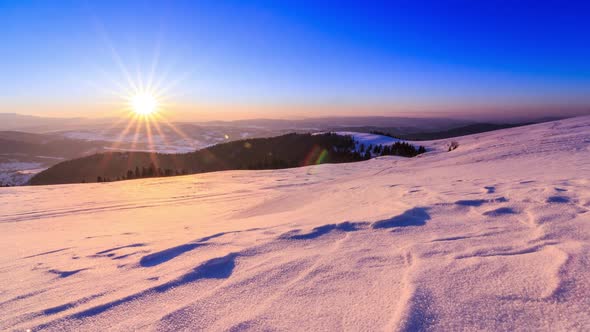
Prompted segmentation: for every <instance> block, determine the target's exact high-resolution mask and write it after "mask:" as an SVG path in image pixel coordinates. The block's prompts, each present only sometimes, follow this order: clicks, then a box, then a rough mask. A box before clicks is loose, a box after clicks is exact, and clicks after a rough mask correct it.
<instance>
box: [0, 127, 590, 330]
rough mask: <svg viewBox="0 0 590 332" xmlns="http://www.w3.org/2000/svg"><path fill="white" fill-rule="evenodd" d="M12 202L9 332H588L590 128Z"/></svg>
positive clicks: (50, 191) (42, 194)
mask: <svg viewBox="0 0 590 332" xmlns="http://www.w3.org/2000/svg"><path fill="white" fill-rule="evenodd" d="M454 140H456V141H457V142H458V143H459V147H458V148H457V149H455V150H453V151H450V152H449V151H448V150H449V149H448V145H449V143H450V140H439V141H428V142H425V143H422V142H421V144H424V145H425V146H426V149H427V151H428V152H426V153H424V154H421V155H419V156H417V157H415V158H400V157H391V156H384V157H378V158H374V159H371V160H367V161H362V162H356V163H343V164H323V165H317V166H308V167H300V168H291V169H282V170H262V171H247V170H241V171H224V172H213V173H205V174H197V175H187V176H178V177H170V178H150V179H138V180H132V181H121V182H113V183H92V184H70V185H54V186H39V187H18V188H17V187H15V188H2V190H0V234H2V241H0V246H1V248H0V250H1V252H2V255H1V257H0V276H1V277H0V312H1V313H2V314H1V315H0V330H26V329H31V330H32V331H46V330H47V331H63V330H71V331H74V330H75V331H103V330H116V331H128V330H174V331H176V330H186V331H190V330H207V331H223V330H231V331H237V330H257V331H259V330H280V331H289V330H298V331H311V330H314V331H340V330H346V331H359V330H364V331H374V330H387V331H390V330H399V331H417V330H436V331H455V330H489V331H497V330H501V331H512V330H547V331H556V330H559V331H563V330H588V329H590V310H589V308H590V262H589V257H590V213H588V211H589V209H590V176H589V175H590V117H578V118H572V119H567V120H561V121H555V122H548V123H543V124H536V125H530V126H525V127H519V128H511V129H504V130H498V131H494V132H488V133H482V134H476V135H471V136H464V137H459V138H456V139H454Z"/></svg>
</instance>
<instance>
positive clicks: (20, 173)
mask: <svg viewBox="0 0 590 332" xmlns="http://www.w3.org/2000/svg"><path fill="white" fill-rule="evenodd" d="M45 169H46V167H43V165H42V164H40V163H33V162H20V161H9V162H3V163H0V184H1V185H10V186H19V185H23V184H25V183H27V182H28V181H29V180H30V179H31V178H32V177H33V176H34V175H35V174H37V173H39V172H41V171H43V170H45Z"/></svg>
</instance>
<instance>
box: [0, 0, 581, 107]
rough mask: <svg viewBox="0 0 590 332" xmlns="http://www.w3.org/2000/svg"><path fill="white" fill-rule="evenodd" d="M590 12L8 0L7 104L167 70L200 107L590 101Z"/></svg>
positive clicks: (98, 96) (1, 64)
mask: <svg viewBox="0 0 590 332" xmlns="http://www.w3.org/2000/svg"><path fill="white" fill-rule="evenodd" d="M589 16H590V2H587V1H579V2H577V1H503V0H497V1H472V0H464V1H443V0H439V1H434V0H433V1H356V2H352V1H153V2H152V1H57V0H55V1H25V0H19V1H4V0H0V22H1V23H0V27H1V29H0V41H1V42H2V46H1V47H0V73H1V77H0V103H2V104H4V106H5V107H3V108H2V110H4V109H7V108H10V109H11V110H14V111H16V112H19V111H22V112H28V113H31V112H33V113H43V112H46V113H51V112H55V110H56V109H59V108H60V107H70V106H71V107H74V106H75V108H76V110H77V111H78V112H82V113H84V112H86V113H92V112H98V111H100V112H103V111H104V112H107V111H108V110H109V109H111V108H116V107H117V106H116V105H117V102H119V101H118V99H117V98H118V97H115V96H113V95H112V94H113V93H114V94H115V95H117V94H125V93H126V92H125V90H126V89H129V87H130V83H129V82H128V80H127V78H126V76H129V77H131V80H132V81H133V82H135V83H136V84H137V82H139V81H140V77H141V78H142V80H143V82H144V83H146V82H147V81H148V77H150V73H153V75H151V76H152V77H153V79H152V82H156V81H162V82H163V83H164V85H168V86H170V89H169V90H167V91H166V92H165V95H166V100H167V102H169V103H170V104H171V105H172V104H174V105H177V104H178V105H179V104H182V105H184V106H185V108H187V107H188V109H190V105H216V104H217V105H266V104H269V105H277V107H276V108H274V110H275V111H276V110H278V109H280V106H281V105H286V106H288V105H291V106H292V105H349V104H350V105H377V104H378V105H391V106H392V109H396V110H406V109H407V110H437V109H452V108H454V107H457V108H458V107H464V106H465V105H468V106H469V105H485V106H486V107H490V108H493V107H504V108H506V107H508V108H509V107H512V106H521V105H560V106H561V105H565V106H571V105H576V106H579V105H590V97H589V96H590V61H588V59H590V21H589V20H588V17H589ZM156 60H157V61H156ZM126 74H127V75H126ZM68 105H69V106H68ZM97 105H98V106H97ZM187 105H188V106H187ZM6 106H8V107H6ZM366 112H370V110H368V111H366ZM279 115H280V114H279Z"/></svg>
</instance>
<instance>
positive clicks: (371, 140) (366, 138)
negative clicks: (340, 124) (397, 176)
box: [334, 131, 401, 147]
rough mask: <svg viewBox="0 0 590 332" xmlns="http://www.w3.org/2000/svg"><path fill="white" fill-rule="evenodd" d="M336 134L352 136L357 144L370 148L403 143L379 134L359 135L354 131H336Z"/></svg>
mask: <svg viewBox="0 0 590 332" xmlns="http://www.w3.org/2000/svg"><path fill="white" fill-rule="evenodd" d="M334 133H335V134H338V135H347V136H352V138H353V139H354V141H355V142H357V143H358V144H364V145H365V147H368V146H369V145H373V146H375V145H391V144H393V143H396V142H401V140H400V139H397V138H393V137H389V136H384V135H377V134H369V133H359V132H354V131H336V132H334Z"/></svg>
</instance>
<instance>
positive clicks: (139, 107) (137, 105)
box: [131, 93, 158, 115]
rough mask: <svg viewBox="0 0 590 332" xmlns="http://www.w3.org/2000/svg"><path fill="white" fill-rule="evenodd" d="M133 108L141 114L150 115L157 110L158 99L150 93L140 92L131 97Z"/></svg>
mask: <svg viewBox="0 0 590 332" xmlns="http://www.w3.org/2000/svg"><path fill="white" fill-rule="evenodd" d="M131 109H132V110H133V112H135V113H136V114H139V115H150V114H152V113H154V112H156V111H157V109H158V101H157V100H156V98H155V97H154V96H153V95H151V94H149V93H140V94H136V95H135V96H133V97H131Z"/></svg>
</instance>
